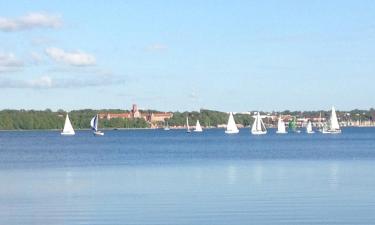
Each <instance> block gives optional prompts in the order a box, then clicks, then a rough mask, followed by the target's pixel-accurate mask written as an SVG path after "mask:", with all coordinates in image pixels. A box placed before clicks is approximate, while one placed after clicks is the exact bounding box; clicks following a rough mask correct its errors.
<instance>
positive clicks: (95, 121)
mask: <svg viewBox="0 0 375 225" xmlns="http://www.w3.org/2000/svg"><path fill="white" fill-rule="evenodd" d="M98 123H99V115H98V114H96V116H94V117H93V118H92V119H91V121H90V125H91V128H92V129H93V130H94V135H96V136H103V135H104V133H103V132H102V131H99V130H98Z"/></svg>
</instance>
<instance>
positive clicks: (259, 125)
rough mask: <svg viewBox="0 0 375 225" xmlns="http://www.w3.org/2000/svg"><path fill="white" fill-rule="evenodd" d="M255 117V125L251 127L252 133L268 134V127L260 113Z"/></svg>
mask: <svg viewBox="0 0 375 225" xmlns="http://www.w3.org/2000/svg"><path fill="white" fill-rule="evenodd" d="M254 118H255V120H254V123H253V126H252V127H251V133H252V134H254V135H262V134H267V129H266V126H265V125H264V123H263V120H262V118H261V116H260V113H259V112H257V113H256V115H255V116H254Z"/></svg>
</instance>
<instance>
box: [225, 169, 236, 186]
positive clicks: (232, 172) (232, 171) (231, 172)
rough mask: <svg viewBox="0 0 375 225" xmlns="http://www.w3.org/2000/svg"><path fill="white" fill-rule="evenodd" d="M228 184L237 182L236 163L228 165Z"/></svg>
mask: <svg viewBox="0 0 375 225" xmlns="http://www.w3.org/2000/svg"><path fill="white" fill-rule="evenodd" d="M227 170H228V172H227V176H228V184H235V183H236V180H237V168H236V166H234V165H229V166H228V167H227Z"/></svg>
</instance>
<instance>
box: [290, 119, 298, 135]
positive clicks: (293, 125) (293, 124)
mask: <svg viewBox="0 0 375 225" xmlns="http://www.w3.org/2000/svg"><path fill="white" fill-rule="evenodd" d="M288 128H289V129H290V130H291V131H292V132H294V133H301V131H300V130H298V129H297V121H296V117H293V119H292V120H291V121H290V122H289V124H288Z"/></svg>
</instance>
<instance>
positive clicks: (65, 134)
mask: <svg viewBox="0 0 375 225" xmlns="http://www.w3.org/2000/svg"><path fill="white" fill-rule="evenodd" d="M73 135H75V133H64V132H61V136H73Z"/></svg>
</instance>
